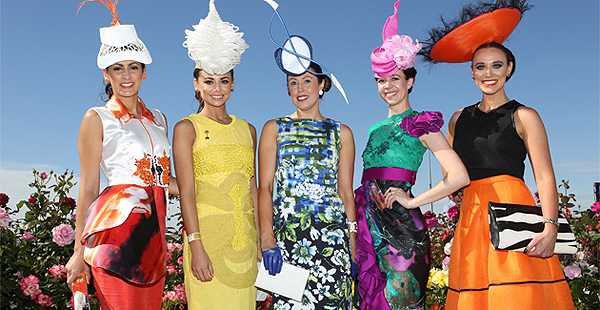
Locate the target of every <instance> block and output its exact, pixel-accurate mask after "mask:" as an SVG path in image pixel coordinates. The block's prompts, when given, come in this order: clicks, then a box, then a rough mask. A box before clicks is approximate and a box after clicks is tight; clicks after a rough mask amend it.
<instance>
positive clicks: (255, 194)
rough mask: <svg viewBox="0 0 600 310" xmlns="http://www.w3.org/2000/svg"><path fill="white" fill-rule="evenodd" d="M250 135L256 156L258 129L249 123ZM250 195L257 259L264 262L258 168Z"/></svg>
mask: <svg viewBox="0 0 600 310" xmlns="http://www.w3.org/2000/svg"><path fill="white" fill-rule="evenodd" d="M248 126H249V128H250V134H251V135H252V150H253V153H254V154H256V128H254V126H252V124H250V123H248ZM250 193H251V194H252V205H253V206H254V223H255V225H256V242H257V247H256V248H257V249H258V251H257V252H258V253H256V255H257V256H256V257H257V258H258V261H259V262H260V261H262V249H261V246H260V222H259V220H258V188H257V187H256V167H255V168H254V176H253V177H252V179H250Z"/></svg>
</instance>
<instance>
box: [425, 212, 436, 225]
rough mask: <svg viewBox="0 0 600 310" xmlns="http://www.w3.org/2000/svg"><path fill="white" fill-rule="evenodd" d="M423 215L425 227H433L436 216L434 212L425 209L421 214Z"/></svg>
mask: <svg viewBox="0 0 600 310" xmlns="http://www.w3.org/2000/svg"><path fill="white" fill-rule="evenodd" d="M423 216H424V217H425V221H426V222H427V229H431V228H433V227H435V225H437V223H438V218H437V217H436V216H435V213H433V212H431V211H427V212H425V214H423Z"/></svg>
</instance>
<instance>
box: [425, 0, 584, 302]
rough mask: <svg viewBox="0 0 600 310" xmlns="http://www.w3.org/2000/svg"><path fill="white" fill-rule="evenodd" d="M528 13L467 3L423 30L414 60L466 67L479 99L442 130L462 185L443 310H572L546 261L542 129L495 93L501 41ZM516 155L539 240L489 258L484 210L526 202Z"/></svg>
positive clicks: (504, 55) (526, 111)
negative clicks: (529, 175)
mask: <svg viewBox="0 0 600 310" xmlns="http://www.w3.org/2000/svg"><path fill="white" fill-rule="evenodd" d="M529 8H530V6H529V5H528V3H527V0H495V1H479V2H476V3H473V4H469V5H467V6H465V7H464V8H463V9H462V12H461V14H460V17H459V18H457V19H456V21H446V20H445V21H443V25H442V26H441V27H439V28H436V29H433V30H431V31H430V34H431V38H430V39H428V40H427V47H426V48H424V50H425V51H424V52H422V53H423V54H424V56H425V58H426V59H427V60H433V61H434V62H448V63H463V62H469V61H470V62H471V66H470V72H471V76H472V78H473V81H474V82H475V85H477V88H479V90H480V91H481V93H482V97H481V100H480V101H478V102H477V103H474V104H471V105H469V106H468V107H466V108H463V109H460V110H459V111H457V112H456V113H454V115H453V116H452V118H451V119H450V122H449V124H448V141H449V142H450V144H451V145H452V146H453V148H454V150H456V153H457V154H458V155H459V156H460V158H461V159H462V161H463V162H464V164H465V166H466V167H467V171H468V173H469V177H470V179H471V183H470V185H469V186H468V187H467V188H465V190H464V195H463V201H462V203H461V216H460V219H459V220H458V224H457V227H456V230H455V234H454V241H453V243H452V253H451V256H450V266H449V281H448V282H449V283H448V297H447V299H446V309H538V310H542V309H573V308H574V306H573V300H572V297H571V292H570V289H569V285H568V283H567V281H566V278H565V275H564V273H563V271H562V268H561V265H560V262H559V259H558V256H557V255H554V247H555V244H556V242H557V233H558V222H557V219H558V199H557V197H558V196H557V189H556V181H555V177H554V170H553V168H552V160H551V158H550V149H549V144H548V137H547V135H546V130H545V128H544V124H543V122H542V120H541V118H540V116H539V115H538V113H537V112H536V111H535V110H534V109H532V108H529V107H526V106H524V105H522V104H520V103H519V102H517V101H516V100H511V99H509V97H508V96H507V94H506V91H505V86H506V83H507V82H508V81H509V79H511V77H512V76H513V75H514V72H515V68H516V60H515V56H514V55H513V53H512V52H511V51H510V50H509V49H508V48H506V47H505V46H504V45H502V43H503V42H504V40H506V39H507V38H508V36H509V35H510V34H511V32H512V31H513V30H514V29H515V27H516V26H517V25H518V24H519V21H520V20H521V17H522V15H523V13H524V12H525V11H527V10H528V9H529ZM526 157H529V160H530V162H531V166H532V168H533V175H534V178H535V182H536V185H537V189H538V192H539V199H540V202H541V211H542V215H543V217H544V220H543V222H540V223H539V227H540V231H541V232H540V233H539V234H537V235H536V236H535V237H533V239H532V240H531V241H530V242H526V243H525V244H524V245H526V247H525V249H524V250H523V251H514V250H512V251H503V250H495V249H494V248H493V247H492V243H491V240H490V225H489V217H488V204H489V202H497V203H507V204H517V205H531V206H533V205H535V204H536V203H535V200H534V198H533V197H532V195H531V191H530V190H529V188H528V187H527V185H526V184H525V183H524V182H523V176H524V173H525V163H524V161H525V158H526ZM531 226H534V225H531ZM561 232H562V231H561ZM559 240H560V237H559ZM561 241H563V240H561ZM506 296H510V298H506Z"/></svg>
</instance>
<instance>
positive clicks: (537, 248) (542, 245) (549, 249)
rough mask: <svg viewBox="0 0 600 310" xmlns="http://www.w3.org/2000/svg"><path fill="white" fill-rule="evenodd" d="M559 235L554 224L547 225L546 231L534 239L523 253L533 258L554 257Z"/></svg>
mask: <svg viewBox="0 0 600 310" xmlns="http://www.w3.org/2000/svg"><path fill="white" fill-rule="evenodd" d="M557 234H558V227H556V225H554V224H551V223H546V224H545V226H544V231H543V232H542V233H541V234H538V235H536V236H535V237H533V239H532V240H531V242H529V244H528V245H527V247H525V250H524V251H523V252H524V253H526V254H527V255H529V256H531V257H541V258H547V257H551V256H552V255H554V245H555V243H556V236H557Z"/></svg>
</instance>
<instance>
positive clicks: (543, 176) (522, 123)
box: [514, 107, 558, 257]
mask: <svg viewBox="0 0 600 310" xmlns="http://www.w3.org/2000/svg"><path fill="white" fill-rule="evenodd" d="M514 116H515V127H516V128H517V132H518V133H519V136H520V137H521V138H522V139H523V142H525V148H526V149H527V154H528V155H529V160H530V162H531V167H532V169H533V176H534V178H535V183H536V185H537V189H538V193H539V196H540V202H541V204H542V214H543V216H544V218H545V219H547V218H550V219H553V220H557V219H558V193H557V189H556V179H555V178H554V169H553V168H552V159H551V158H550V146H549V145H548V136H547V134H546V129H545V128H544V123H543V122H542V119H541V118H540V116H539V114H538V113H537V112H536V111H535V110H534V109H531V108H526V107H520V108H519V109H517V111H516V112H515V115H514ZM557 233H558V227H556V225H554V224H551V223H545V224H544V231H543V232H542V233H541V234H539V235H537V236H535V237H534V238H533V240H531V242H530V243H529V244H528V245H527V247H526V250H527V251H528V252H527V254H528V255H529V256H536V257H550V256H552V255H553V254H554V244H555V242H556V236H557Z"/></svg>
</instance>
